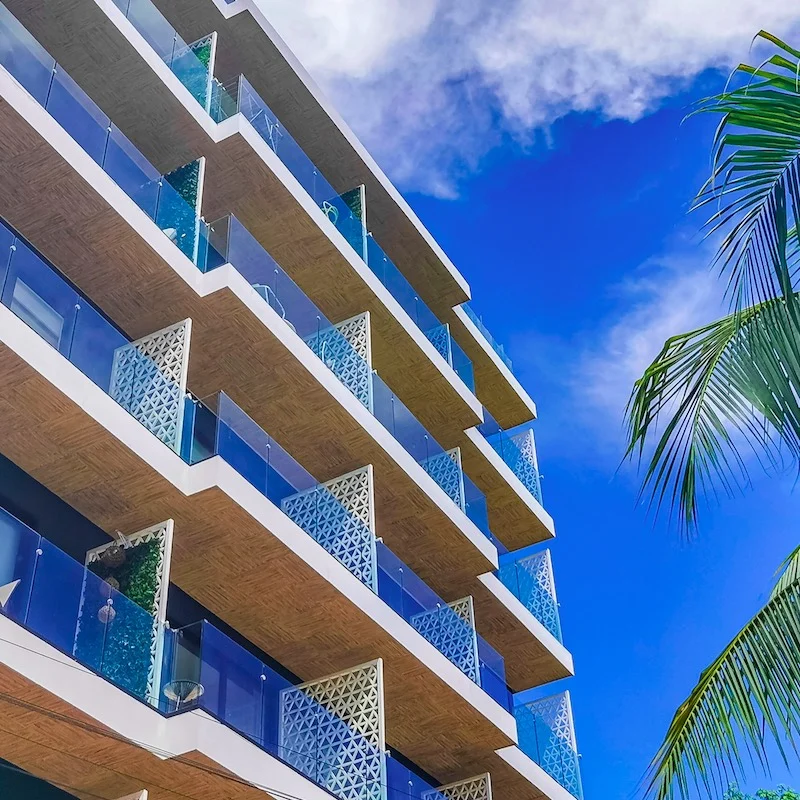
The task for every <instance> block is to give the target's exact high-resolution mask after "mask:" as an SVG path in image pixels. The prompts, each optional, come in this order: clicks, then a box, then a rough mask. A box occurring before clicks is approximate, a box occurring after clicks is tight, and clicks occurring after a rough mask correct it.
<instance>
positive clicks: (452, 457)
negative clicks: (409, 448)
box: [421, 447, 466, 511]
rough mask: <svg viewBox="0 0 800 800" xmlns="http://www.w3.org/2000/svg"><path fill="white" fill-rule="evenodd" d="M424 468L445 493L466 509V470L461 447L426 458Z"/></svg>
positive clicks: (462, 508) (423, 463) (423, 462)
mask: <svg viewBox="0 0 800 800" xmlns="http://www.w3.org/2000/svg"><path fill="white" fill-rule="evenodd" d="M421 464H422V468H423V469H424V470H425V472H427V473H428V475H430V476H431V478H433V479H434V480H435V481H436V483H438V484H439V486H440V487H441V488H442V489H443V490H444V492H445V494H447V495H448V497H450V498H451V499H452V501H453V502H454V503H455V504H456V505H457V506H458V507H459V508H460V509H461V510H462V511H463V510H465V509H466V498H465V496H464V470H463V468H462V466H461V448H460V447H454V448H453V449H452V450H446V451H445V452H444V453H439V454H438V455H435V456H431V457H430V458H426V459H425V460H424V461H422V462H421Z"/></svg>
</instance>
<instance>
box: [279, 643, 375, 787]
mask: <svg viewBox="0 0 800 800" xmlns="http://www.w3.org/2000/svg"><path fill="white" fill-rule="evenodd" d="M280 738H281V752H282V757H283V758H284V760H286V761H288V762H289V763H290V764H292V765H293V766H294V767H296V768H297V769H299V770H301V771H302V772H304V773H305V774H307V775H313V776H314V778H315V780H316V781H317V782H318V783H319V784H320V785H322V786H324V787H325V788H326V789H328V790H329V791H331V792H332V793H333V794H335V795H336V796H337V797H339V798H342V800H381V798H382V797H383V788H384V784H385V772H386V762H385V749H386V741H385V721H384V709H383V661H382V660H381V659H378V660H377V661H372V662H370V663H368V664H362V665H361V666H358V667H354V668H353V669H350V670H347V671H345V672H340V673H337V674H336V675H331V676H329V677H327V678H322V679H320V680H316V681H310V682H309V683H304V684H302V685H300V686H293V687H290V688H288V689H284V690H283V691H282V692H281V731H280Z"/></svg>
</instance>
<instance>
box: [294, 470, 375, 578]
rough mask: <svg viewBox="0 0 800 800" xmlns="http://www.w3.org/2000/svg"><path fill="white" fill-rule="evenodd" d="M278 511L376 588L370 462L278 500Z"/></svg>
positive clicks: (373, 484) (373, 502)
mask: <svg viewBox="0 0 800 800" xmlns="http://www.w3.org/2000/svg"><path fill="white" fill-rule="evenodd" d="M281 511H283V513H284V514H286V516H288V517H289V518H290V519H291V520H293V521H294V522H295V523H297V524H298V525H299V526H300V527H301V528H302V529H303V530H304V531H306V532H307V533H308V534H310V535H311V536H312V537H313V538H314V539H315V540H316V541H317V542H319V544H321V545H322V546H323V547H324V548H325V549H326V550H327V551H328V552H329V553H330V554H331V555H332V556H334V558H336V559H338V560H339V561H341V563H342V564H344V566H345V567H347V569H349V570H350V572H352V573H353V575H355V576H356V577H357V578H358V579H359V580H360V581H361V582H362V583H365V584H366V585H367V586H369V587H370V589H372V591H374V592H377V591H378V556H377V549H376V545H375V535H376V534H375V481H374V477H373V472H372V465H371V464H368V465H367V466H366V467H362V468H361V469H357V470H355V471H354V472H348V473H347V474H346V475H342V476H341V477H339V478H334V479H333V480H331V481H328V482H327V483H323V484H320V485H319V486H315V487H313V488H312V489H307V490H306V491H304V492H299V493H298V494H293V495H291V496H289V497H286V498H284V499H283V500H282V501H281Z"/></svg>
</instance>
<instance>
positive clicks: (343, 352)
mask: <svg viewBox="0 0 800 800" xmlns="http://www.w3.org/2000/svg"><path fill="white" fill-rule="evenodd" d="M306 344H308V346H309V347H310V348H311V349H312V350H313V351H314V352H315V353H316V354H317V355H318V356H319V358H320V359H321V360H322V362H323V363H324V364H325V366H326V367H328V369H330V370H331V372H333V374H334V375H336V377H337V378H338V379H339V380H340V381H341V382H342V383H343V384H344V385H345V386H346V387H347V388H348V389H349V390H350V391H351V392H352V393H353V394H354V395H355V396H356V398H357V399H358V400H359V402H360V403H361V404H362V405H364V406H365V407H366V408H367V409H368V410H369V412H370V413H372V410H373V400H372V334H371V326H370V316H369V311H365V312H364V313H363V314H358V315H357V316H355V317H350V319H346V320H344V321H343V322H339V323H337V324H336V325H334V326H332V327H331V328H328V329H327V330H324V331H321V332H320V333H318V334H315V335H314V336H312V337H309V338H308V339H306Z"/></svg>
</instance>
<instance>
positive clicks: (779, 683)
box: [646, 559, 800, 800]
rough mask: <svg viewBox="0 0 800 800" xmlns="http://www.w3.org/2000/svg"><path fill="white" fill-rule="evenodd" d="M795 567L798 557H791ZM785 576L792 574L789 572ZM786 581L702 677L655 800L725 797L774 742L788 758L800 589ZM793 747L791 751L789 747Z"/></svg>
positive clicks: (665, 754)
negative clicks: (691, 795)
mask: <svg viewBox="0 0 800 800" xmlns="http://www.w3.org/2000/svg"><path fill="white" fill-rule="evenodd" d="M792 563H794V559H792ZM784 575H788V572H785V573H784ZM796 577H797V576H796V574H795V578H794V579H793V580H788V579H787V580H786V581H785V582H783V584H782V585H781V588H780V589H779V590H778V589H777V587H776V590H775V591H774V592H773V594H772V596H771V597H770V599H769V600H768V601H767V603H766V605H765V606H764V608H763V609H761V611H759V612H758V613H757V614H756V615H755V616H754V617H753V618H752V619H751V620H750V621H749V622H748V623H747V625H745V627H744V628H743V629H742V630H741V631H740V632H739V633H738V634H737V635H736V637H735V638H734V639H733V641H731V642H730V644H728V646H727V647H726V648H725V650H724V651H723V652H722V654H721V655H720V656H719V657H718V658H717V659H716V660H715V661H714V662H713V663H712V664H711V665H710V666H709V667H708V668H707V669H705V670H704V671H703V672H702V673H701V675H700V680H699V682H698V684H697V686H695V688H694V689H693V690H692V692H691V694H690V695H689V697H688V698H687V699H686V701H685V702H684V703H683V704H682V705H681V706H680V708H679V709H678V711H677V713H676V714H675V717H674V718H673V720H672V723H671V724H670V726H669V730H668V731H667V734H666V737H665V739H664V742H663V744H662V745H661V747H660V748H659V751H658V753H657V754H656V756H655V758H654V759H653V762H652V764H651V767H650V770H649V773H648V778H647V787H646V793H647V795H648V796H649V797H651V798H653V800H672V798H674V797H675V796H676V795H677V796H680V797H682V798H687V797H688V796H689V793H690V791H692V790H694V791H698V792H699V793H701V794H705V795H707V796H709V797H719V796H721V795H722V793H723V792H724V790H725V787H726V786H727V785H728V783H729V782H730V781H731V780H737V779H738V780H741V779H742V778H743V777H744V776H745V773H746V771H747V769H748V767H753V766H756V767H759V766H760V767H762V768H764V767H765V766H766V760H767V753H766V746H767V743H768V742H769V741H772V742H774V744H775V746H776V748H777V750H778V752H779V753H780V754H781V756H782V757H783V759H784V761H786V759H787V750H789V749H791V750H794V751H795V752H796V751H797V747H796V742H795V736H796V734H797V731H798V726H799V725H800V705H798V703H797V686H798V685H800V584H798V581H797V579H796ZM787 745H788V748H787Z"/></svg>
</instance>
